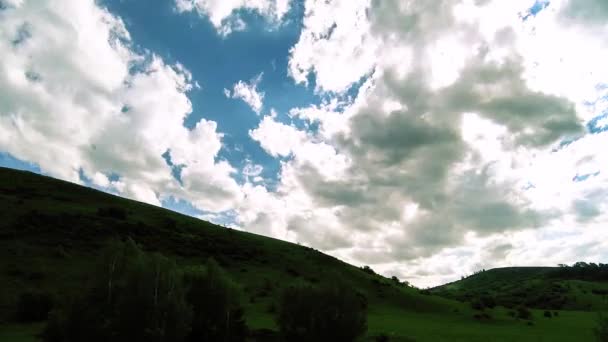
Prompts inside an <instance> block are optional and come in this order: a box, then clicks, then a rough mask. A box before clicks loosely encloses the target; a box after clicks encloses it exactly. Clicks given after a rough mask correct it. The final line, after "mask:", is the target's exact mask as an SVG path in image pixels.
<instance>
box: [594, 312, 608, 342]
mask: <svg viewBox="0 0 608 342" xmlns="http://www.w3.org/2000/svg"><path fill="white" fill-rule="evenodd" d="M594 333H595V338H596V339H597V341H599V342H608V316H606V315H605V314H600V315H599V317H598V320H597V327H596V328H595V329H594Z"/></svg>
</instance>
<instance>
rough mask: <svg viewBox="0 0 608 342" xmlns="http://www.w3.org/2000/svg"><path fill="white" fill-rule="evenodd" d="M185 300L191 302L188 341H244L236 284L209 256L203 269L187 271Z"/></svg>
mask: <svg viewBox="0 0 608 342" xmlns="http://www.w3.org/2000/svg"><path fill="white" fill-rule="evenodd" d="M186 281H187V283H188V284H189V290H188V292H187V297H186V298H187V301H188V303H190V304H191V305H192V309H193V314H194V315H193V320H192V331H191V333H190V334H189V336H188V341H231V342H232V341H244V340H245V338H246V336H247V327H246V325H245V319H244V315H243V308H242V307H241V305H240V297H241V296H240V293H239V290H238V287H237V286H236V285H235V284H234V283H233V282H232V281H230V279H229V278H228V276H227V275H225V274H224V272H223V271H222V269H221V268H220V267H219V266H218V264H217V263H216V262H215V261H214V260H213V259H210V260H209V261H208V262H207V265H206V267H205V268H201V267H197V268H192V269H190V270H188V271H187V272H186Z"/></svg>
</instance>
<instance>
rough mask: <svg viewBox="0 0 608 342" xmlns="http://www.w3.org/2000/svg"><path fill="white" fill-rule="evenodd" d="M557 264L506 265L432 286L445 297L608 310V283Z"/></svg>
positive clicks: (546, 306)
mask: <svg viewBox="0 0 608 342" xmlns="http://www.w3.org/2000/svg"><path fill="white" fill-rule="evenodd" d="M558 271H559V268H557V267H505V268H496V269H492V270H487V271H484V272H481V273H477V274H474V275H472V276H469V277H467V278H465V279H462V280H459V281H455V282H453V283H449V284H445V285H442V286H439V287H436V288H434V289H432V290H431V292H432V293H435V294H438V295H441V296H443V297H446V298H453V299H458V300H465V301H466V300H471V299H474V298H479V297H481V296H484V295H486V296H487V295H490V296H492V297H494V298H496V301H497V302H498V304H503V305H505V304H512V305H515V306H516V305H519V304H521V305H525V306H528V307H534V308H539V309H558V308H559V309H566V310H581V311H605V310H608V296H606V295H605V294H598V293H594V290H603V291H606V292H608V283H607V282H601V281H586V280H580V279H574V278H572V277H568V276H564V275H561V274H560V273H559V272H558Z"/></svg>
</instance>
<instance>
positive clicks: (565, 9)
mask: <svg viewBox="0 0 608 342" xmlns="http://www.w3.org/2000/svg"><path fill="white" fill-rule="evenodd" d="M606 61H608V2H606V1H605V0H553V1H548V0H544V1H541V0H536V1H534V0H511V1H504V0H424V1H423V0H410V1H397V0H382V1H380V0H375V1H370V0H328V1H326V0H150V1H135V0H100V1H93V0H78V1H75V0H71V1H70V0H0V89H1V91H0V166H5V167H11V168H18V169H24V170H29V171H33V172H37V173H41V174H45V175H49V176H52V177H56V178H60V179H64V180H68V181H71V182H74V183H79V184H82V185H85V186H89V187H93V188H97V189H100V190H103V191H107V192H110V193H114V194H117V195H120V196H124V197H127V198H131V199H135V200H138V201H143V202H146V203H150V204H153V205H158V206H163V207H166V208H169V209H173V210H176V211H179V212H182V213H185V214H187V215H191V216H194V217H199V218H201V219H204V220H209V221H212V222H215V223H218V224H220V225H223V226H227V227H232V228H235V229H240V230H244V231H249V232H253V233H257V234H262V235H266V236H271V237H275V238H279V239H284V240H288V241H292V242H297V243H300V244H303V245H307V246H310V247H313V248H316V249H318V250H321V251H323V252H325V253H328V254H330V255H333V256H336V257H338V258H341V259H343V260H345V261H347V262H349V263H353V264H355V265H358V266H361V265H370V266H371V267H372V268H373V269H375V270H376V271H378V272H380V273H382V274H384V275H387V276H393V275H395V276H397V277H399V278H400V279H404V280H408V281H409V282H411V283H412V284H414V285H416V286H419V287H427V286H434V285H439V284H441V283H444V282H448V281H453V280H456V279H459V278H460V277H461V276H465V275H468V274H471V273H473V272H475V271H477V270H480V269H488V268H493V267H504V266H515V265H517V266H526V265H549V266H551V265H557V264H558V263H573V262H576V261H589V262H591V261H592V262H607V261H608V249H607V248H608V230H607V228H606V227H607V225H606V223H608V215H607V211H606V207H607V206H608V201H606V199H607V196H608V168H607V167H608V148H607V147H606V146H608V65H607V64H606Z"/></svg>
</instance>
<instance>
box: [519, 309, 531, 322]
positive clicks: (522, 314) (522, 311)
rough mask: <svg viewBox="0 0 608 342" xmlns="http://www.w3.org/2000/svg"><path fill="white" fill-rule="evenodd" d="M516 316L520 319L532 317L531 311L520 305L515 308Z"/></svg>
mask: <svg viewBox="0 0 608 342" xmlns="http://www.w3.org/2000/svg"><path fill="white" fill-rule="evenodd" d="M517 318H520V319H532V312H530V310H528V308H526V307H525V306H520V307H518V308H517Z"/></svg>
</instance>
